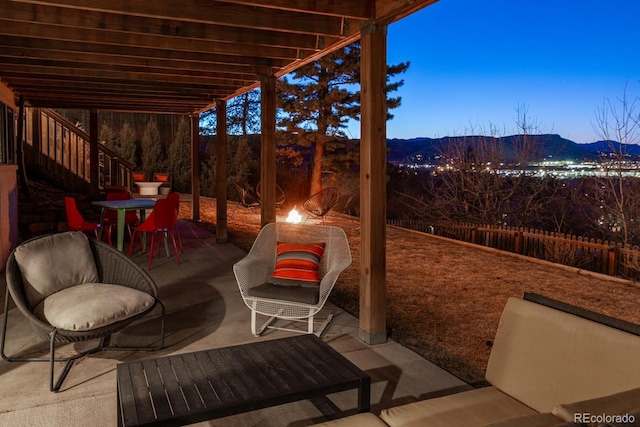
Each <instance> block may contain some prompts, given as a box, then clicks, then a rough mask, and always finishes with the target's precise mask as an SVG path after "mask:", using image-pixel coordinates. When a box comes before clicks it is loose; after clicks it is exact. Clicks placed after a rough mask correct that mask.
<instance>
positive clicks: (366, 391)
mask: <svg viewBox="0 0 640 427" xmlns="http://www.w3.org/2000/svg"><path fill="white" fill-rule="evenodd" d="M369 410H371V378H365V379H362V381H361V382H360V387H358V412H369Z"/></svg>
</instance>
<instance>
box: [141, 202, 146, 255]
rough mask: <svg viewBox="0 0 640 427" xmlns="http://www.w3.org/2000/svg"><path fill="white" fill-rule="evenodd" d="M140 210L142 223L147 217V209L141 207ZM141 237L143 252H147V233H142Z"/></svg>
mask: <svg viewBox="0 0 640 427" xmlns="http://www.w3.org/2000/svg"><path fill="white" fill-rule="evenodd" d="M139 212H140V224H142V223H143V222H144V220H145V219H146V217H147V210H146V209H140V211H139ZM140 239H141V241H142V252H145V251H146V250H147V233H142V235H141V236H140Z"/></svg>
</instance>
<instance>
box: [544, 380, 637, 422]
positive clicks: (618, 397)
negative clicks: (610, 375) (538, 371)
mask: <svg viewBox="0 0 640 427" xmlns="http://www.w3.org/2000/svg"><path fill="white" fill-rule="evenodd" d="M638 407H640V388H634V389H631V390H626V391H623V392H620V393H615V394H610V395H607V396H602V397H598V398H595V399H588V400H583V401H581V402H573V403H563V404H560V405H558V406H556V407H555V408H554V409H553V413H554V414H555V415H557V416H558V417H560V418H562V419H563V420H565V421H573V422H583V423H588V424H589V425H599V424H598V421H595V424H594V423H592V422H591V421H589V420H586V421H585V420H582V419H576V417H582V416H584V414H590V415H601V414H607V415H622V414H628V413H631V412H634V411H636V410H637V409H638Z"/></svg>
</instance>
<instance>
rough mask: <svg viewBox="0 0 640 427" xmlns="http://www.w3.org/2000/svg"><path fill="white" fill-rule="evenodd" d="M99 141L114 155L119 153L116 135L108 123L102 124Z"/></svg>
mask: <svg viewBox="0 0 640 427" xmlns="http://www.w3.org/2000/svg"><path fill="white" fill-rule="evenodd" d="M98 139H99V140H100V143H101V144H104V145H105V146H106V147H107V148H108V149H110V150H111V151H113V152H114V153H118V148H119V147H118V145H119V144H118V142H117V140H116V133H115V132H114V131H113V129H112V128H111V126H109V124H108V123H107V122H102V123H101V124H100V129H99V131H98Z"/></svg>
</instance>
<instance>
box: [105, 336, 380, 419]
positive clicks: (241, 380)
mask: <svg viewBox="0 0 640 427" xmlns="http://www.w3.org/2000/svg"><path fill="white" fill-rule="evenodd" d="M370 387H371V379H370V377H369V375H367V374H366V373H365V372H363V371H362V370H361V369H359V368H358V367H357V366H355V365H354V364H353V363H351V362H350V361H349V360H347V359H346V358H345V357H344V356H342V355H341V354H340V353H338V352H337V351H336V350H334V349H333V348H332V347H330V346H329V345H328V344H326V343H325V342H324V341H322V340H321V339H320V338H318V337H316V336H315V335H299V336H294V337H289V338H281V339H276V340H270V341H260V342H256V343H251V344H244V345H237V346H232V347H224V348H217V349H211V350H204V351H197V352H193V353H185V354H178V355H174V356H165V357H159V358H155V359H146V360H140V361H136V362H128V363H121V364H119V365H118V366H117V389H118V392H117V399H118V402H117V406H118V425H119V426H138V425H145V426H152V425H162V426H171V425H184V424H192V423H196V422H200V421H205V420H210V419H214V418H220V417H225V416H229V415H233V414H238V413H242V412H247V411H253V410H256V409H261V408H266V407H269V406H275V405H281V404H284V403H289V402H294V401H298V400H304V399H313V398H316V397H320V396H325V395H327V394H330V393H335V392H339V391H343V390H349V389H355V388H357V389H358V410H359V411H360V412H367V411H369V409H370Z"/></svg>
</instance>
